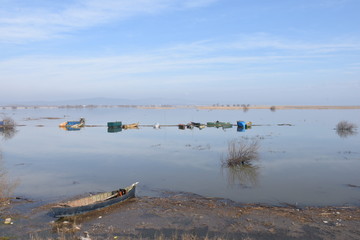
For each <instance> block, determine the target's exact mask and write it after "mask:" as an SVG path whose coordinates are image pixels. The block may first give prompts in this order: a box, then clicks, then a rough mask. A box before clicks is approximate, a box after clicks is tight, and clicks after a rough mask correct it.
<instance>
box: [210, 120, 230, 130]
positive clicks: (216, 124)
mask: <svg viewBox="0 0 360 240" xmlns="http://www.w3.org/2000/svg"><path fill="white" fill-rule="evenodd" d="M206 125H207V126H208V127H216V128H220V127H222V128H232V126H233V125H232V124H231V123H229V122H219V121H216V122H207V123H206Z"/></svg>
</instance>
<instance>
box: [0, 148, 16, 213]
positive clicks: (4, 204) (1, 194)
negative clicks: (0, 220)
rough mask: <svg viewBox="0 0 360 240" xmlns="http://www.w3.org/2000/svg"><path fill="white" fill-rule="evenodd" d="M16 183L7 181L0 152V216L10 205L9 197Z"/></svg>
mask: <svg viewBox="0 0 360 240" xmlns="http://www.w3.org/2000/svg"><path fill="white" fill-rule="evenodd" d="M16 186H17V183H12V182H10V181H9V179H8V176H7V172H6V171H5V169H4V167H3V164H2V154H1V152H0V217H1V216H2V214H4V213H5V210H7V209H8V208H9V207H10V198H11V194H12V192H13V190H14V189H15V188H16Z"/></svg>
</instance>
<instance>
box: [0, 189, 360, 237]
mask: <svg viewBox="0 0 360 240" xmlns="http://www.w3.org/2000/svg"><path fill="white" fill-rule="evenodd" d="M49 207H50V206H41V207H39V208H37V209H35V210H33V211H32V212H31V213H30V214H29V216H26V217H24V216H23V220H22V222H23V223H17V222H16V221H15V222H14V224H13V225H11V226H6V227H7V228H8V230H9V229H12V231H11V232H10V231H8V232H7V234H8V235H3V236H1V235H0V236H1V237H9V236H10V237H11V236H12V238H10V239H24V237H27V238H32V239H49V238H51V239H79V237H80V236H84V232H87V233H88V234H89V236H90V238H91V239H140V238H141V239H204V238H208V239H247V240H250V239H360V228H359V227H358V226H360V208H358V207H319V208H316V207H307V208H303V209H300V208H297V207H295V206H284V207H274V206H262V205H242V204H239V203H236V202H233V201H230V200H226V199H216V198H205V197H202V196H199V195H195V194H188V193H168V194H167V196H166V197H137V198H134V199H131V200H129V201H127V202H125V203H121V204H117V205H115V206H111V207H109V208H106V209H103V210H98V211H94V212H92V213H89V214H85V215H82V216H78V217H74V218H67V219H65V218H64V219H60V220H58V221H54V220H55V219H52V218H50V217H48V218H46V217H44V216H45V215H46V212H47V210H48V209H49ZM39 219H41V220H39ZM21 225H24V226H22V227H21ZM0 229H2V230H6V229H5V228H4V226H2V227H1V228H0ZM1 232H4V233H5V231H1ZM20 233H21V234H20ZM0 239H1V238H0Z"/></svg>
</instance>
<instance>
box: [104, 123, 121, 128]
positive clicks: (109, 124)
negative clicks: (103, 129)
mask: <svg viewBox="0 0 360 240" xmlns="http://www.w3.org/2000/svg"><path fill="white" fill-rule="evenodd" d="M107 126H108V128H121V127H122V122H108V123H107Z"/></svg>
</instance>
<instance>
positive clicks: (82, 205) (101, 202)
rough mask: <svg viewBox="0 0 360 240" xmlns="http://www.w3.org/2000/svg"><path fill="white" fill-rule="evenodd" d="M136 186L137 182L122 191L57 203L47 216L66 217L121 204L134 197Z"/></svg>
mask: <svg viewBox="0 0 360 240" xmlns="http://www.w3.org/2000/svg"><path fill="white" fill-rule="evenodd" d="M137 184H138V182H136V183H134V184H132V185H130V186H128V187H126V188H124V189H119V190H114V191H111V192H104V193H99V194H96V195H92V196H89V197H84V198H80V199H76V200H72V201H68V202H64V203H59V204H57V205H56V206H55V207H53V208H52V209H51V210H50V213H49V214H50V215H51V216H53V217H68V216H74V215H78V214H83V213H87V212H90V211H93V210H96V209H101V208H105V207H108V206H110V205H113V204H115V203H119V202H123V201H125V200H127V199H130V198H133V197H135V188H136V185H137Z"/></svg>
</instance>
